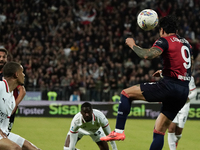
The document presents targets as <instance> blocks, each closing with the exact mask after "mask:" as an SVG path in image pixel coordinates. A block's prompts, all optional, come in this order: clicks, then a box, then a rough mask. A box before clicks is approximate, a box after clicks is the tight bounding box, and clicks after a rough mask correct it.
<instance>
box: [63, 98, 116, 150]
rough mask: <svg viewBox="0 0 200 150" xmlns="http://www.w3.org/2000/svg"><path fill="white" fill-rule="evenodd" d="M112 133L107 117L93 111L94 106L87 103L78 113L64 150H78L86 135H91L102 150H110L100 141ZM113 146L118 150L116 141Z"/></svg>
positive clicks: (106, 144)
mask: <svg viewBox="0 0 200 150" xmlns="http://www.w3.org/2000/svg"><path fill="white" fill-rule="evenodd" d="M110 132H111V130H110V126H109V123H108V120H107V118H106V117H105V115H104V114H103V113H102V112H101V111H99V110H97V109H92V105H91V104H90V103H88V102H85V103H83V104H82V105H81V112H79V113H77V114H76V115H75V116H74V118H73V120H72V122H71V127H70V131H69V132H68V134H67V137H66V141H65V146H64V150H77V149H76V148H75V145H76V143H77V142H78V141H79V140H80V139H81V138H82V137H83V136H84V135H89V136H90V137H91V138H92V139H93V141H94V142H96V144H97V145H98V146H99V149H100V150H109V146H108V143H107V142H105V141H100V137H103V136H106V135H108V134H109V133H110ZM111 146H112V149H113V150H117V146H116V143H115V142H114V141H112V142H111ZM88 149H89V146H88Z"/></svg>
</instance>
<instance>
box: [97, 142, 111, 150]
mask: <svg viewBox="0 0 200 150" xmlns="http://www.w3.org/2000/svg"><path fill="white" fill-rule="evenodd" d="M96 143H97V145H98V146H99V149H100V150H109V147H108V143H107V142H105V141H99V142H96Z"/></svg>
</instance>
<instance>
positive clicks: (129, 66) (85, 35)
mask: <svg viewBox="0 0 200 150" xmlns="http://www.w3.org/2000/svg"><path fill="white" fill-rule="evenodd" d="M146 8H151V9H154V10H156V11H157V13H158V15H159V17H160V18H161V17H164V16H166V15H169V14H175V15H176V16H177V22H178V23H179V32H178V34H179V35H181V36H184V37H185V38H186V39H187V40H188V41H189V42H190V44H191V45H192V47H193V54H194V60H195V61H194V70H193V76H194V77H195V81H196V85H197V86H200V1H199V0H1V3H0V46H4V47H5V48H6V49H7V50H8V51H9V60H13V61H17V62H20V63H21V64H22V65H23V66H24V70H25V75H26V82H25V87H26V90H27V91H41V92H42V99H43V100H46V99H48V97H47V93H48V91H55V92H56V93H57V98H56V99H57V100H69V97H70V95H71V94H72V93H74V91H77V92H78V93H79V95H80V98H81V100H82V101H86V100H87V101H110V100H111V97H112V96H113V95H114V93H115V92H118V94H120V92H121V90H122V89H123V88H126V87H129V86H132V85H134V84H137V83H140V82H144V81H156V80H159V78H158V79H157V78H152V74H153V73H154V72H155V71H156V70H158V69H162V65H161V60H160V58H156V59H154V60H150V61H149V60H144V59H140V58H139V57H138V56H137V55H136V54H135V53H134V52H133V51H131V50H130V49H129V48H128V46H126V44H125V39H126V38H127V37H133V38H134V39H135V40H136V44H137V45H139V46H141V47H146V48H148V47H151V46H152V45H153V43H154V41H155V40H156V39H157V38H158V37H159V34H158V30H157V28H155V29H154V30H152V31H149V32H145V31H143V30H142V29H140V28H139V27H138V25H137V21H136V20H137V14H138V13H139V12H140V11H141V10H143V9H146Z"/></svg>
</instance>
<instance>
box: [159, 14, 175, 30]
mask: <svg viewBox="0 0 200 150" xmlns="http://www.w3.org/2000/svg"><path fill="white" fill-rule="evenodd" d="M161 28H162V29H163V30H164V31H165V32H166V33H167V34H169V33H176V32H177V30H178V25H177V18H176V17H175V16H166V17H163V18H161V19H160V20H159V29H161Z"/></svg>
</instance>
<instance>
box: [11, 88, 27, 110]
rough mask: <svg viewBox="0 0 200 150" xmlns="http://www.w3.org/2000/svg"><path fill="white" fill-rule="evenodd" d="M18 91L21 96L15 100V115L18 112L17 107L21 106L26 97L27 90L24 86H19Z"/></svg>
mask: <svg viewBox="0 0 200 150" xmlns="http://www.w3.org/2000/svg"><path fill="white" fill-rule="evenodd" d="M17 89H18V91H19V95H18V96H17V98H16V100H15V103H16V105H15V108H14V110H13V112H12V113H14V112H15V111H16V109H17V106H18V105H19V103H20V102H21V101H22V100H23V98H24V96H25V95H26V89H25V87H24V86H21V85H19V86H18V87H17Z"/></svg>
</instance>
